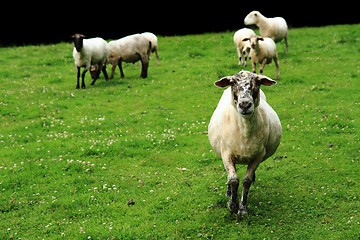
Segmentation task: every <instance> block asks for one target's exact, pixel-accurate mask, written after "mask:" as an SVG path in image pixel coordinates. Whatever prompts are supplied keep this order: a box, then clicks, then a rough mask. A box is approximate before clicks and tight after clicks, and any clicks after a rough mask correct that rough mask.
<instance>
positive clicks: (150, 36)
mask: <svg viewBox="0 0 360 240" xmlns="http://www.w3.org/2000/svg"><path fill="white" fill-rule="evenodd" d="M141 35H143V36H144V37H146V38H147V39H148V40H149V41H150V42H151V52H152V53H153V52H155V54H156V66H157V65H158V64H159V53H158V49H159V45H158V39H157V37H156V35H155V34H153V33H151V32H144V33H142V34H141ZM149 59H151V57H150V56H149Z"/></svg>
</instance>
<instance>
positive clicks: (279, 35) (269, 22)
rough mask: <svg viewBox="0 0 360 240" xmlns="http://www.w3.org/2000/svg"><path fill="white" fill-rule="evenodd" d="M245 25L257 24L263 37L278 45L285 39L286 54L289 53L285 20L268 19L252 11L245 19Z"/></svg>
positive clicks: (280, 18)
mask: <svg viewBox="0 0 360 240" xmlns="http://www.w3.org/2000/svg"><path fill="white" fill-rule="evenodd" d="M244 24H245V25H253V24H255V25H256V26H258V27H259V30H260V35H261V36H262V37H269V38H271V39H272V40H274V42H276V43H277V42H280V41H281V40H283V39H285V52H286V53H288V26H287V24H286V21H285V19H284V18H282V17H275V18H267V17H265V16H264V15H262V14H261V13H260V12H258V11H252V12H251V13H249V14H248V15H247V16H246V17H245V19H244Z"/></svg>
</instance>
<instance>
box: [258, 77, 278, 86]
mask: <svg viewBox="0 0 360 240" xmlns="http://www.w3.org/2000/svg"><path fill="white" fill-rule="evenodd" d="M257 81H258V82H259V83H260V84H262V85H265V86H272V85H275V84H276V81H275V80H272V79H271V78H269V77H267V76H264V75H259V76H258V78H257Z"/></svg>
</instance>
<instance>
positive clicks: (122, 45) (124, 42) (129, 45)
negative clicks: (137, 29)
mask: <svg viewBox="0 0 360 240" xmlns="http://www.w3.org/2000/svg"><path fill="white" fill-rule="evenodd" d="M151 46H152V45H151V41H149V40H148V39H147V38H146V37H145V36H143V35H141V34H134V35H130V36H127V37H124V38H120V39H119V40H115V41H111V42H109V53H108V56H107V61H108V63H111V64H112V71H111V74H110V78H113V77H114V72H115V69H116V65H118V66H119V69H120V74H121V77H122V78H123V77H124V72H123V69H122V62H127V63H135V62H137V61H139V60H140V61H141V67H142V69H141V77H142V78H146V77H147V71H148V66H149V56H150V51H151Z"/></svg>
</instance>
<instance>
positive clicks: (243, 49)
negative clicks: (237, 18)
mask: <svg viewBox="0 0 360 240" xmlns="http://www.w3.org/2000/svg"><path fill="white" fill-rule="evenodd" d="M254 34H255V33H254V31H253V30H251V29H249V28H242V29H240V30H238V31H236V32H235V34H234V43H235V46H236V50H237V53H238V57H239V66H241V64H243V65H244V67H246V61H247V58H248V56H249V53H250V49H251V47H250V43H249V42H244V41H243V39H244V38H249V37H251V36H252V35H254Z"/></svg>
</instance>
